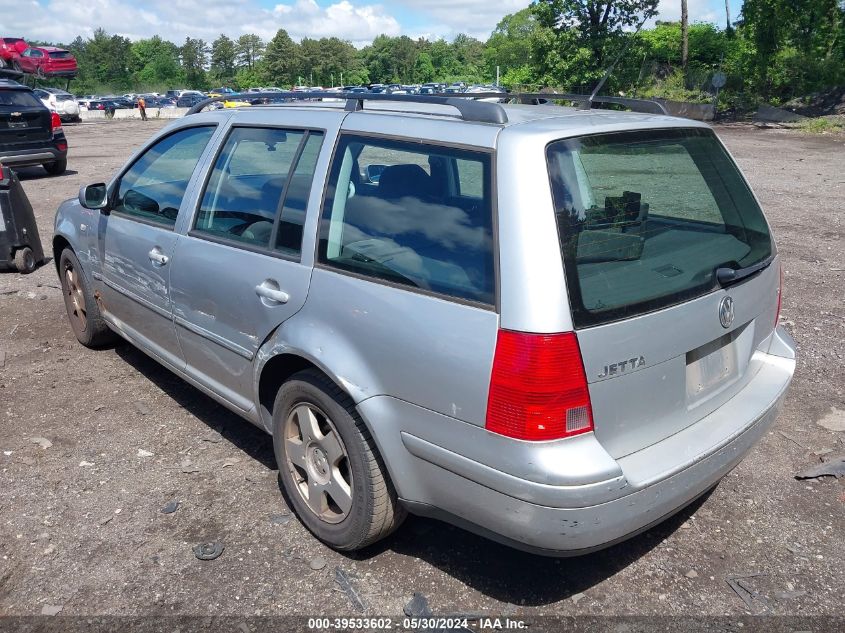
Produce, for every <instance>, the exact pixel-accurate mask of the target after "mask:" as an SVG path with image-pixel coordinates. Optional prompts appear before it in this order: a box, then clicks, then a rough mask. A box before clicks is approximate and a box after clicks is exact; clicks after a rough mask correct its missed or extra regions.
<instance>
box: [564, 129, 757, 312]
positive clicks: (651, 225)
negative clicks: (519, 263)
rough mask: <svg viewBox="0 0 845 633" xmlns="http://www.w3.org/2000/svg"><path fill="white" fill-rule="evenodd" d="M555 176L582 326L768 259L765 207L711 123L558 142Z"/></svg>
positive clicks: (702, 287) (707, 286) (695, 291)
mask: <svg viewBox="0 0 845 633" xmlns="http://www.w3.org/2000/svg"><path fill="white" fill-rule="evenodd" d="M547 160H548V165H549V176H550V181H551V186H552V195H553V199H554V205H555V213H556V216H557V221H558V230H559V237H560V243H561V249H562V253H563V258H564V265H565V268H566V276H567V282H568V285H569V294H570V297H569V298H570V304H571V306H572V313H573V318H574V321H575V324H576V327H584V326H589V325H597V324H600V323H606V322H608V321H613V320H618V319H623V318H629V317H632V316H636V315H638V314H642V313H644V312H648V311H652V310H657V309H660V308H663V307H666V306H669V305H673V304H676V303H680V302H682V301H686V300H689V299H692V298H694V297H696V296H700V295H702V294H705V293H707V292H710V291H712V290H714V289H715V288H716V287H717V282H716V277H715V271H716V269H717V268H720V267H729V268H737V269H738V268H745V267H749V266H753V265H755V264H760V263H762V262H765V261H767V260H768V259H770V257H771V255H772V241H771V237H770V235H769V229H768V225H767V224H766V221H765V218H764V217H763V213H762V211H761V210H760V207H759V205H758V204H757V202H756V200H755V199H754V196H753V195H752V194H751V191H750V190H749V188H748V186H747V184H746V183H745V180H744V179H743V178H742V176H741V174H740V173H739V170H738V169H737V167H736V165H735V164H734V163H733V161H732V160H731V158H730V156H728V154H727V152H726V151H725V150H724V148H723V147H722V145H721V143H719V141H718V140H717V139H716V137H715V135H714V134H713V133H712V132H711V131H710V130H705V129H689V130H656V131H655V130H649V131H642V132H626V133H620V134H605V135H595V136H588V137H583V138H576V139H566V140H561V141H556V142H554V143H552V144H550V145H549V146H548V148H547Z"/></svg>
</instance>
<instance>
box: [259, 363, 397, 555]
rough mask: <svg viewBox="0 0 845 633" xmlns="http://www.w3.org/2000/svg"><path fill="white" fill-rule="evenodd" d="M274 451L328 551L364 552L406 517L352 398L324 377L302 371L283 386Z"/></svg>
mask: <svg viewBox="0 0 845 633" xmlns="http://www.w3.org/2000/svg"><path fill="white" fill-rule="evenodd" d="M273 448H274V449H275V453H276V462H277V464H278V466H279V478H280V479H281V482H282V485H283V487H284V490H285V492H286V493H287V497H288V499H289V500H290V503H291V506H292V508H293V509H294V510H295V512H296V514H297V515H298V517H299V519H300V521H301V522H302V523H303V524H304V525H305V527H307V528H308V529H309V530H310V531H311V532H312V533H313V534H314V535H315V536H316V537H317V538H318V539H320V540H321V541H323V542H324V543H326V544H327V545H329V546H330V547H333V548H335V549H337V550H340V551H352V550H358V549H361V548H364V547H366V546H368V545H371V544H372V543H375V542H376V541H378V540H380V539H382V538H384V537H385V536H387V535H388V534H390V533H391V532H392V531H393V530H395V529H396V528H397V527H399V525H401V523H402V521H403V520H404V519H405V515H406V512H405V509H404V508H403V507H402V506H401V504H400V503H399V499H398V496H397V494H396V490H395V489H394V488H393V484H392V482H391V481H390V477H389V476H388V474H387V469H386V468H385V465H384V462H383V461H382V459H381V456H380V455H379V453H378V450H377V448H376V446H375V442H374V441H373V439H372V437H371V436H370V432H369V430H368V429H367V427H366V425H365V424H364V422H363V421H362V420H361V418H360V416H359V415H358V412H357V411H356V409H355V405H354V404H353V402H352V399H351V398H350V397H349V396H348V395H347V394H346V393H344V392H343V390H341V389H340V388H339V387H338V386H337V385H336V384H334V383H333V382H332V381H331V380H329V379H328V378H327V377H326V376H325V375H324V374H322V373H321V372H319V371H317V370H314V369H309V370H306V371H302V372H299V373H297V374H295V375H294V376H292V377H291V378H290V379H289V380H288V381H287V382H285V383H284V384H283V385H282V387H281V389H279V393H278V394H277V396H276V401H275V404H274V406H273Z"/></svg>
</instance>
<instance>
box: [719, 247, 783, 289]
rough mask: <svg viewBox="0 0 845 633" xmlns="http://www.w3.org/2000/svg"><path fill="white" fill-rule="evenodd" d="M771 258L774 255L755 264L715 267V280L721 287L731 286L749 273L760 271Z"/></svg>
mask: <svg viewBox="0 0 845 633" xmlns="http://www.w3.org/2000/svg"><path fill="white" fill-rule="evenodd" d="M773 260H774V255H772V256H770V257H767V258H766V259H764V260H763V261H761V262H757V263H756V264H753V265H751V266H748V267H746V268H727V267H721V268H717V269H716V281H718V282H719V285H720V286H722V288H727V287H728V286H732V285H733V284H736V283H739V282H740V281H742V280H743V279H746V278H748V277H750V276H751V275H754V274H756V273H758V272H760V271H761V270H763V269H764V268H766V267H767V266H768V265H769V264H771V263H772V261H773Z"/></svg>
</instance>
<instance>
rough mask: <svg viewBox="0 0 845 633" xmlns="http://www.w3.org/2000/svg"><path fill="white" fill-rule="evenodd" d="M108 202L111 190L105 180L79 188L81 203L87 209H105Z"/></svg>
mask: <svg viewBox="0 0 845 633" xmlns="http://www.w3.org/2000/svg"><path fill="white" fill-rule="evenodd" d="M108 202H109V190H108V188H107V187H106V184H105V183H103V182H98V183H95V184H93V185H83V186H82V187H80V188H79V204H81V205H82V206H83V207H85V208H86V209H95V210H96V209H105V208H106V205H107V204H108Z"/></svg>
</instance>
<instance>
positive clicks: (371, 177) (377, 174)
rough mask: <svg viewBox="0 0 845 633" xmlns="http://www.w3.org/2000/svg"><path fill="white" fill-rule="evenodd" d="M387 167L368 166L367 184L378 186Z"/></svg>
mask: <svg viewBox="0 0 845 633" xmlns="http://www.w3.org/2000/svg"><path fill="white" fill-rule="evenodd" d="M385 169H387V165H367V182H369V183H371V184H374V185H377V184H378V181H379V180H380V179H381V174H382V173H383V172H384V170H385Z"/></svg>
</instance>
